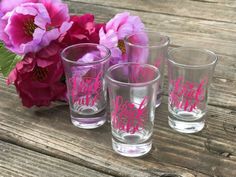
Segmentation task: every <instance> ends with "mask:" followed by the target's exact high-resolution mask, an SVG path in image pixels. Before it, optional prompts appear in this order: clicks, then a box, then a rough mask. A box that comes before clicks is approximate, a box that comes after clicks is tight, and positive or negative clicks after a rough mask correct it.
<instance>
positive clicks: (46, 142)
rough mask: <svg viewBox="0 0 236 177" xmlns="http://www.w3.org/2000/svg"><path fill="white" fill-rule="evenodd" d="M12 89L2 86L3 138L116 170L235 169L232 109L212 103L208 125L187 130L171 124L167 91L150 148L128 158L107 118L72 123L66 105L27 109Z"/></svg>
mask: <svg viewBox="0 0 236 177" xmlns="http://www.w3.org/2000/svg"><path fill="white" fill-rule="evenodd" d="M11 92H12V91H11V90H10V91H8V90H6V89H5V88H3V89H2V90H1V91H0V95H1V101H0V139H2V140H5V141H9V142H13V143H16V144H19V145H21V146H24V147H27V148H30V149H33V150H36V151H39V152H42V153H45V154H48V155H52V156H55V157H59V158H60V159H64V160H67V161H70V162H73V163H76V164H82V165H83V166H86V167H89V168H93V169H95V170H102V171H103V172H105V173H108V174H112V175H116V176H152V175H156V176H161V175H164V174H169V173H170V174H176V175H179V176H182V177H190V176H191V177H192V176H194V175H195V176H207V175H210V176H216V177H222V176H224V177H233V176H234V175H235V174H236V169H235V166H236V142H235V133H236V131H235V128H234V127H235V126H236V115H235V113H234V112H233V111H232V110H228V109H222V108H216V107H212V106H209V114H208V120H207V126H206V128H205V129H204V130H203V131H202V132H200V133H198V134H194V135H185V134H180V133H177V132H175V131H173V130H172V129H170V128H169V127H168V125H167V105H166V97H165V99H164V103H163V104H162V105H161V107H160V108H158V110H157V111H156V120H155V130H154V135H153V139H154V145H153V149H152V151H151V153H150V154H149V155H147V156H146V157H143V158H136V159H133V158H132V159H129V158H125V157H121V156H119V155H117V154H115V153H114V152H113V150H112V149H111V135H110V126H109V125H108V124H106V125H105V126H103V127H101V128H99V129H96V130H81V129H78V128H76V127H74V126H72V124H71V123H70V120H69V110H68V107H67V106H65V105H54V106H52V107H51V108H44V109H25V108H23V107H22V106H21V105H20V103H19V101H18V99H17V95H15V94H13V93H11ZM13 92H14V91H13ZM9 98H11V99H9Z"/></svg>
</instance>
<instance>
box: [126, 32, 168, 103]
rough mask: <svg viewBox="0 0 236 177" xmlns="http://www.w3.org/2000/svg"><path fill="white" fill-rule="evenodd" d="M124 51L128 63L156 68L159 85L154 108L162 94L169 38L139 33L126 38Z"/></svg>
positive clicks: (157, 34)
mask: <svg viewBox="0 0 236 177" xmlns="http://www.w3.org/2000/svg"><path fill="white" fill-rule="evenodd" d="M124 42H125V50H126V55H127V58H128V61H129V62H137V63H142V64H143V63H147V64H151V65H154V66H156V67H157V68H158V69H159V71H160V73H161V77H160V85H159V87H160V88H159V89H158V93H157V102H156V107H158V106H159V105H160V104H161V95H162V92H163V77H164V66H165V63H166V62H167V52H168V46H169V43H170V40H169V37H167V36H164V35H161V34H160V33H158V32H151V31H140V32H137V33H134V34H131V35H129V36H126V38H125V40H124Z"/></svg>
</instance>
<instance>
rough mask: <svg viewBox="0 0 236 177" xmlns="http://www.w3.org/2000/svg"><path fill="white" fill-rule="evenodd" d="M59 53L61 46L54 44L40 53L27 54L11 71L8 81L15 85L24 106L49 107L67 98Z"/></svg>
mask: <svg viewBox="0 0 236 177" xmlns="http://www.w3.org/2000/svg"><path fill="white" fill-rule="evenodd" d="M60 52H61V48H60V47H59V45H58V44H57V43H55V42H54V43H51V44H50V45H49V46H48V47H45V48H44V49H42V50H41V51H39V52H38V53H35V54H33V53H29V54H27V55H26V56H25V57H24V59H23V60H22V61H21V62H19V63H17V65H16V67H15V69H14V70H12V71H11V73H10V75H9V77H8V80H7V82H8V84H10V83H14V84H15V86H16V89H17V92H18V93H19V95H20V97H21V99H22V103H23V105H24V106H26V107H32V106H34V105H35V106H48V105H49V104H50V102H51V101H55V100H58V99H63V98H65V95H66V85H65V83H63V82H62V81H61V79H62V77H63V74H64V70H63V66H62V62H61V58H60Z"/></svg>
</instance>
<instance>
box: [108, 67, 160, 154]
mask: <svg viewBox="0 0 236 177" xmlns="http://www.w3.org/2000/svg"><path fill="white" fill-rule="evenodd" d="M159 79H160V73H159V71H158V69H157V68H156V67H154V66H152V65H148V64H138V63H122V64H116V65H114V66H112V67H110V68H109V69H108V71H107V73H106V82H107V84H108V92H109V99H110V113H111V128H112V147H113V149H114V150H115V152H117V153H118V154H121V155H123V156H127V157H138V156H142V155H144V154H146V153H148V152H149V151H150V150H151V147H152V138H151V136H152V132H153V125H154V118H155V105H156V95H157V90H158V89H159V87H158V83H159Z"/></svg>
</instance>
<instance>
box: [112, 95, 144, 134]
mask: <svg viewBox="0 0 236 177" xmlns="http://www.w3.org/2000/svg"><path fill="white" fill-rule="evenodd" d="M147 102H148V98H147V97H145V98H144V99H143V100H142V101H141V103H140V104H136V103H132V102H130V101H128V100H124V99H123V97H122V96H116V98H115V99H114V100H113V105H114V108H113V111H112V113H111V116H112V125H113V127H114V128H116V129H119V130H122V131H125V132H127V133H130V134H134V133H135V132H137V131H139V130H141V129H143V128H144V121H145V119H146V117H145V114H146V111H147V110H146V106H147Z"/></svg>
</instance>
